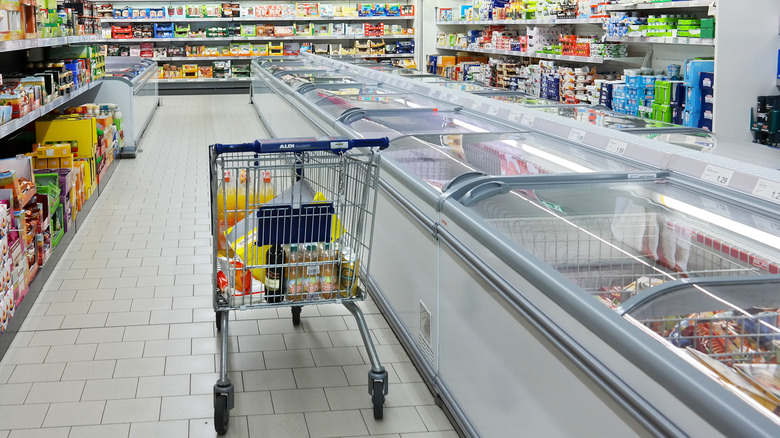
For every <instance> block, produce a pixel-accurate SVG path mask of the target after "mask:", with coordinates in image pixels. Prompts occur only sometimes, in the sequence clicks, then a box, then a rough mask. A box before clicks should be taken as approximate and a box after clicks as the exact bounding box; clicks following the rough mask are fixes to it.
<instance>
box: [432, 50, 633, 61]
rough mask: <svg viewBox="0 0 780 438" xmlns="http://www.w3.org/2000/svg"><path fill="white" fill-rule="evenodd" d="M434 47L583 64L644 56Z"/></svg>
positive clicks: (626, 59)
mask: <svg viewBox="0 0 780 438" xmlns="http://www.w3.org/2000/svg"><path fill="white" fill-rule="evenodd" d="M436 48H437V49H443V50H455V51H458V52H472V53H487V54H491V55H507V56H518V57H524V58H538V59H554V60H558V61H572V62H582V63H585V64H603V63H605V62H623V63H629V64H639V63H641V62H642V60H643V59H644V58H599V57H595V56H591V57H585V56H568V55H553V54H549V53H531V52H517V51H513V50H498V49H477V48H463V47H446V46H436Z"/></svg>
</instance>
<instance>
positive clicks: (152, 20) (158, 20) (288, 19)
mask: <svg viewBox="0 0 780 438" xmlns="http://www.w3.org/2000/svg"><path fill="white" fill-rule="evenodd" d="M401 20H414V17H413V16H411V15H409V16H397V17H213V18H208V17H204V18H171V17H165V18H102V19H100V21H101V22H102V23H171V22H173V23H179V22H201V23H202V22H204V21H219V22H267V21H281V22H292V21H401Z"/></svg>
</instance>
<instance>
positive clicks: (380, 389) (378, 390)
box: [371, 380, 385, 420]
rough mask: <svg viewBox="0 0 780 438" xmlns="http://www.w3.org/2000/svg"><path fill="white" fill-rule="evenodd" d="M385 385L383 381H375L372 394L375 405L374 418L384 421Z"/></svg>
mask: <svg viewBox="0 0 780 438" xmlns="http://www.w3.org/2000/svg"><path fill="white" fill-rule="evenodd" d="M384 391H385V383H384V382H382V381H381V380H375V381H374V392H373V393H372V394H371V402H372V403H373V404H374V418H375V419H377V420H381V419H382V414H383V408H384V405H385V393H384Z"/></svg>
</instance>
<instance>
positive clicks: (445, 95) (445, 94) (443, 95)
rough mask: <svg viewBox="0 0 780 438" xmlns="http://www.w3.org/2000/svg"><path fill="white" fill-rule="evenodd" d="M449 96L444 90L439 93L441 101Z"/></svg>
mask: <svg viewBox="0 0 780 438" xmlns="http://www.w3.org/2000/svg"><path fill="white" fill-rule="evenodd" d="M448 95H449V94H448V93H447V92H446V91H444V90H441V91H439V99H446V98H447V96H448Z"/></svg>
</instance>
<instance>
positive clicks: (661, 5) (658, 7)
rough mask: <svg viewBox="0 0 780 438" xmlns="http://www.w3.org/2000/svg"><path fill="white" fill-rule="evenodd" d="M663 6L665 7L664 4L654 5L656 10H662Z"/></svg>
mask: <svg viewBox="0 0 780 438" xmlns="http://www.w3.org/2000/svg"><path fill="white" fill-rule="evenodd" d="M664 5H665V3H656V4H655V8H656V9H663V8H664Z"/></svg>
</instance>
